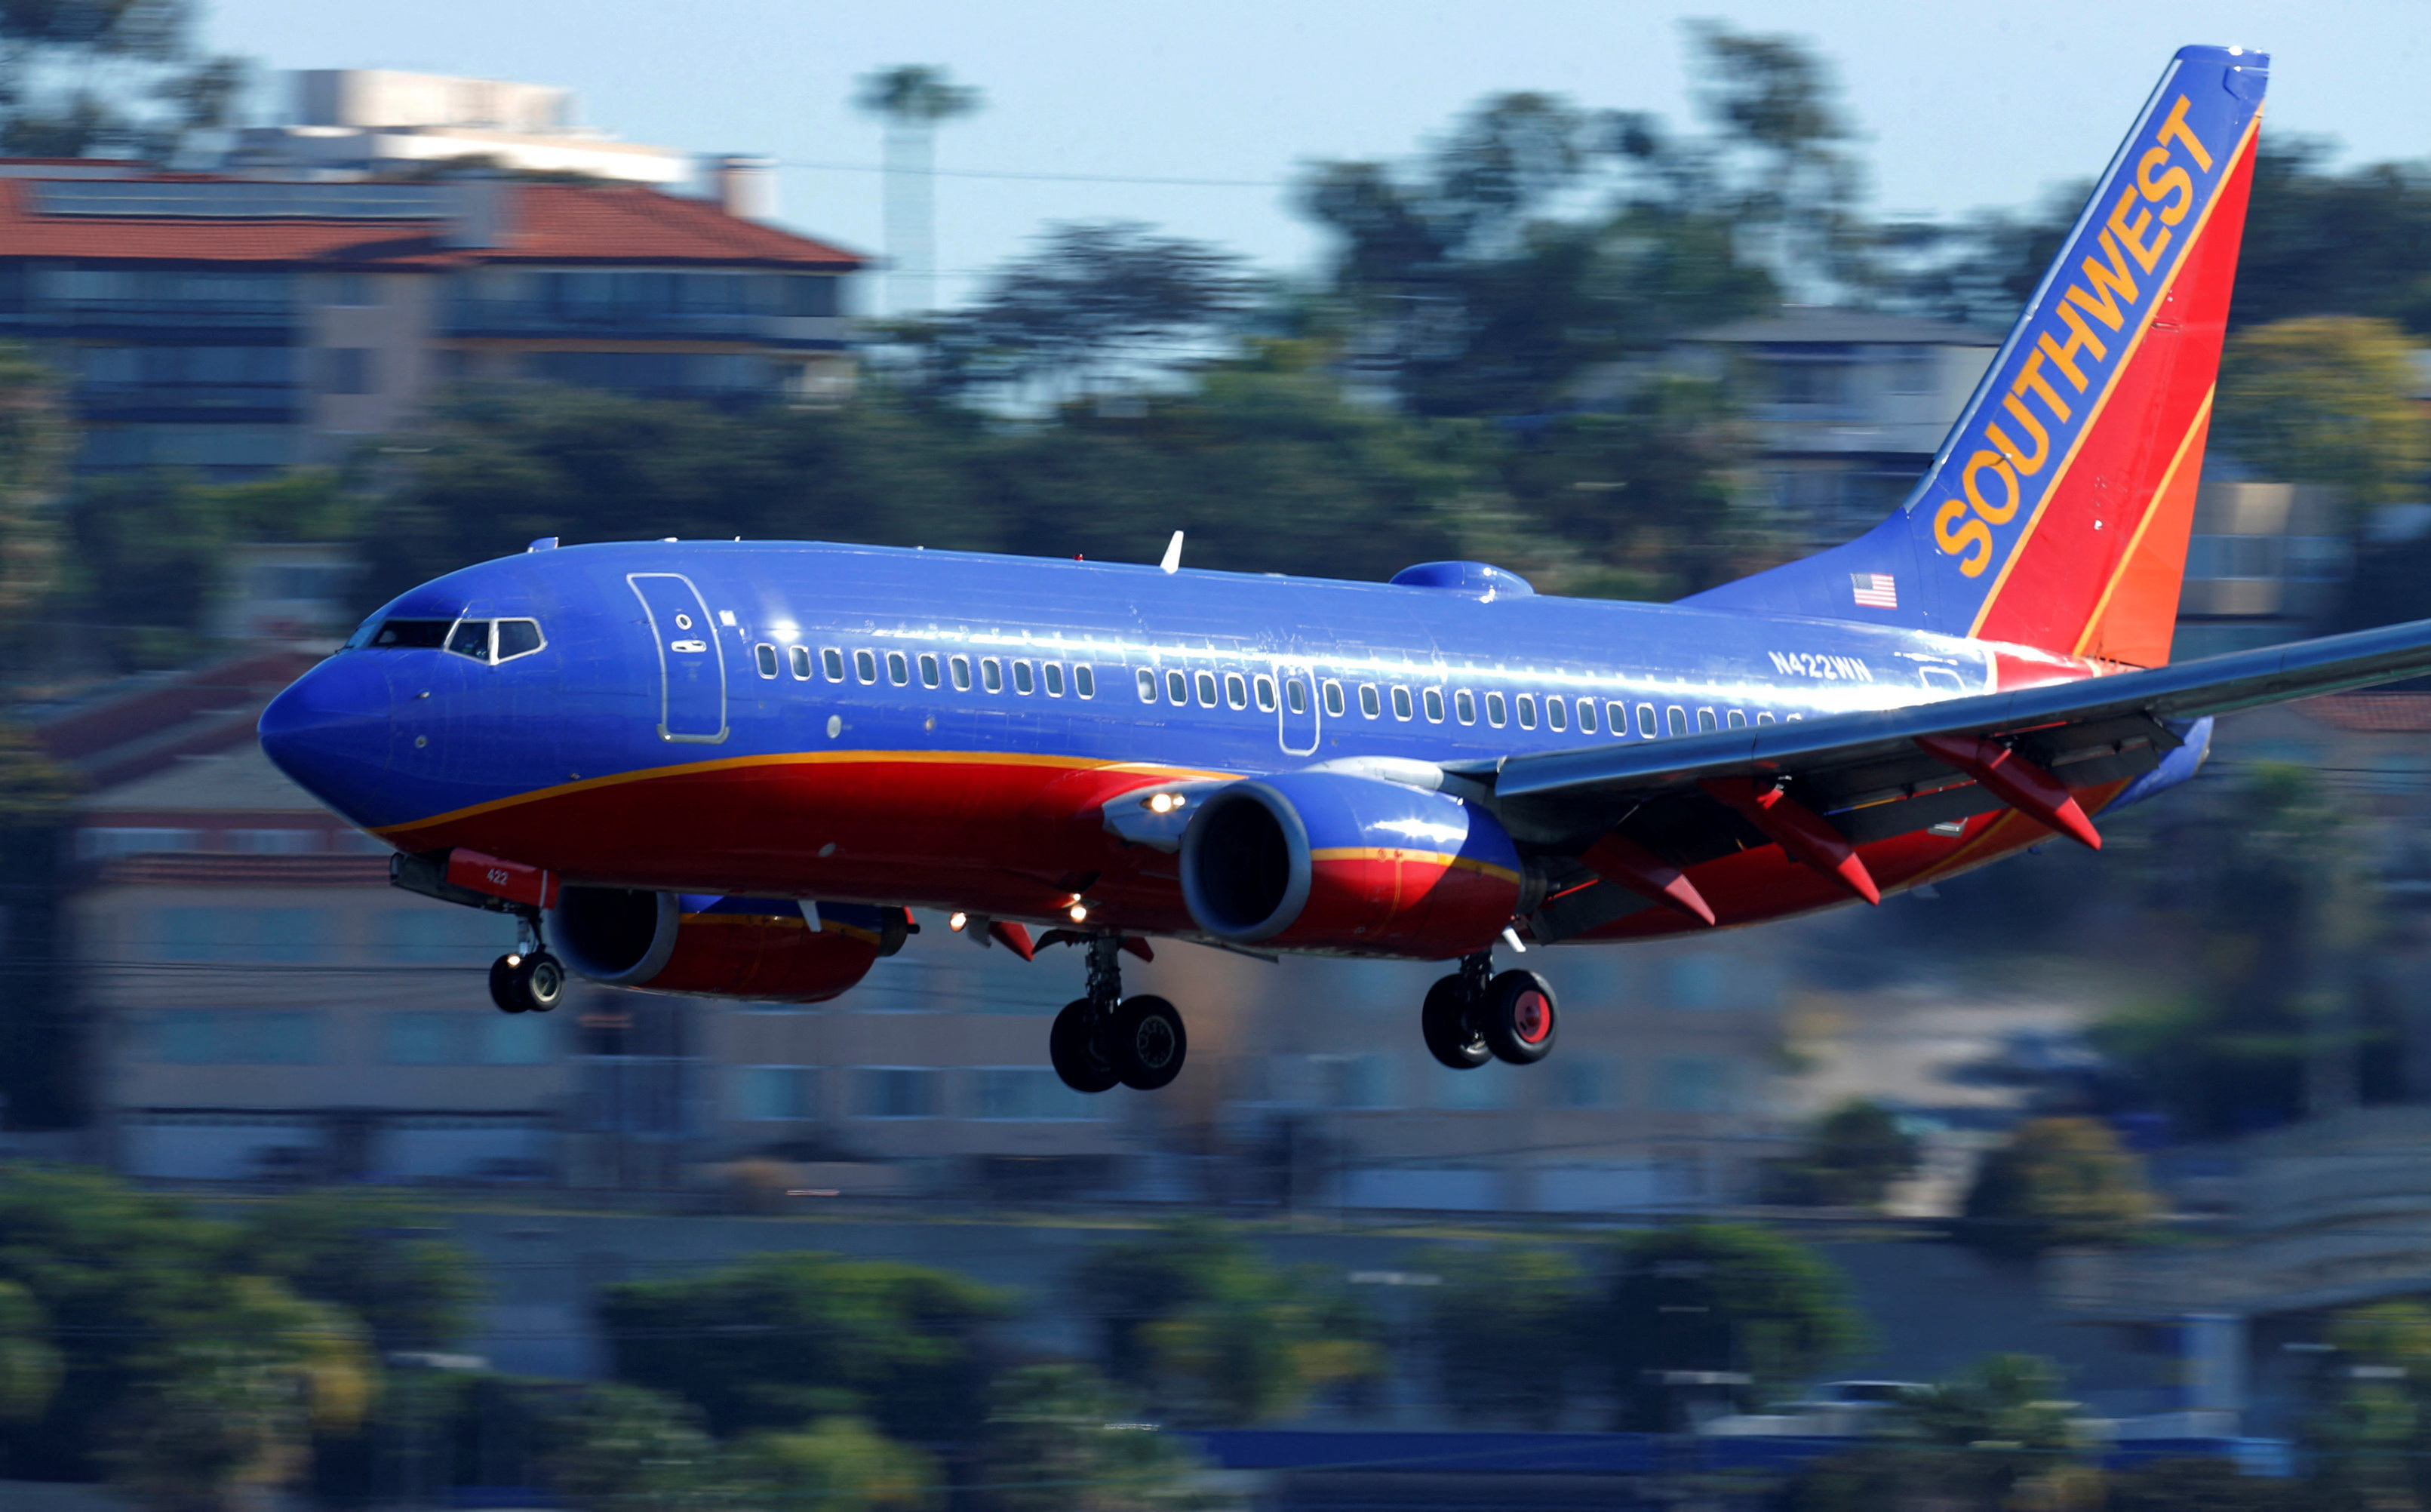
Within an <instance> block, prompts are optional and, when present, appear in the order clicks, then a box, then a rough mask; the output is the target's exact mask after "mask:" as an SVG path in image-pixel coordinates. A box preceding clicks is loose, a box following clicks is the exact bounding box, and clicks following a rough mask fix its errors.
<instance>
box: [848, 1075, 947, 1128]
mask: <svg viewBox="0 0 2431 1512" xmlns="http://www.w3.org/2000/svg"><path fill="white" fill-rule="evenodd" d="M854 1082H855V1089H856V1095H855V1097H854V1099H853V1112H855V1113H857V1114H859V1115H860V1116H861V1117H864V1118H930V1117H935V1116H936V1113H937V1073H936V1072H935V1071H934V1070H932V1069H930V1068H929V1067H914V1066H864V1067H861V1069H860V1070H859V1071H857V1072H855V1073H854Z"/></svg>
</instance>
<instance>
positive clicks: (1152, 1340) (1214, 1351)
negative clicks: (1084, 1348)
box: [1072, 1221, 1379, 1427]
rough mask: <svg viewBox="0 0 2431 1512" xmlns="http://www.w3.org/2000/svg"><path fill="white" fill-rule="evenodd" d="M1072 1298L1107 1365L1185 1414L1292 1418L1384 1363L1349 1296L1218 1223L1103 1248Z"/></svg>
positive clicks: (1237, 1421)
mask: <svg viewBox="0 0 2431 1512" xmlns="http://www.w3.org/2000/svg"><path fill="white" fill-rule="evenodd" d="M1072 1295H1073V1297H1074V1299H1075V1300H1076V1301H1077V1302H1079V1303H1080V1304H1081V1306H1082V1307H1083V1308H1084V1309H1086V1310H1088V1311H1090V1312H1092V1313H1094V1314H1095V1315H1096V1317H1097V1319H1098V1362H1099V1364H1100V1365H1101V1366H1102V1367H1103V1368H1104V1369H1105V1371H1106V1373H1107V1374H1108V1375H1109V1376H1111V1377H1112V1378H1113V1379H1114V1380H1115V1382H1116V1383H1118V1384H1120V1385H1122V1386H1130V1387H1132V1388H1133V1389H1135V1390H1137V1391H1139V1392H1140V1393H1141V1394H1142V1395H1143V1396H1145V1397H1146V1398H1147V1399H1148V1403H1150V1405H1151V1407H1152V1408H1153V1409H1154V1410H1156V1411H1157V1412H1159V1413H1161V1414H1164V1415H1166V1416H1169V1417H1170V1418H1171V1419H1172V1420H1176V1421H1179V1422H1183V1423H1188V1424H1193V1425H1213V1426H1227V1427H1231V1426H1240V1425H1244V1424H1248V1423H1252V1422H1260V1421H1265V1420H1269V1419H1273V1418H1279V1417H1283V1416H1285V1415H1286V1414H1288V1413H1290V1412H1291V1411H1293V1410H1295V1409H1296V1408H1298V1407H1299V1405H1300V1404H1301V1403H1304V1402H1306V1401H1307V1399H1308V1398H1309V1397H1310V1395H1311V1394H1313V1393H1314V1392H1316V1390H1318V1389H1320V1388H1321V1387H1323V1386H1329V1385H1332V1384H1333V1383H1336V1382H1345V1381H1350V1380H1355V1379H1358V1378H1361V1377H1364V1376H1366V1375H1367V1374H1369V1373H1372V1372H1373V1371H1374V1370H1375V1369H1377V1365H1378V1358H1379V1356H1378V1352H1377V1350H1376V1348H1375V1346H1374V1345H1373V1344H1372V1343H1370V1342H1369V1341H1368V1339H1367V1337H1366V1323H1365V1319H1362V1318H1360V1317H1359V1316H1357V1315H1356V1314H1355V1313H1354V1312H1353V1311H1352V1310H1351V1308H1350V1303H1349V1302H1348V1300H1347V1299H1346V1298H1344V1297H1342V1296H1341V1295H1339V1294H1337V1293H1331V1292H1328V1291H1325V1290H1321V1289H1319V1288H1318V1286H1317V1285H1316V1283H1315V1281H1314V1279H1313V1278H1312V1277H1310V1276H1308V1275H1305V1274H1301V1273H1298V1272H1292V1271H1285V1270H1281V1269H1278V1268H1275V1267H1273V1266H1270V1265H1268V1264H1267V1263H1266V1261H1265V1260H1264V1259H1263V1258H1262V1257H1261V1256H1260V1255H1259V1254H1258V1252H1256V1251H1255V1250H1253V1249H1251V1248H1250V1247H1249V1246H1248V1245H1246V1244H1243V1243H1241V1242H1240V1241H1238V1240H1236V1239H1233V1238H1232V1237H1230V1236H1228V1235H1225V1234H1224V1233H1223V1232H1222V1231H1221V1230H1220V1229H1218V1228H1216V1226H1214V1225H1213V1224H1209V1223H1204V1222H1199V1221H1186V1222H1181V1223H1175V1224H1172V1225H1169V1226H1167V1227H1166V1228H1165V1229H1163V1230H1162V1231H1160V1232H1159V1233H1157V1234H1156V1235H1153V1236H1151V1237H1148V1238H1143V1239H1130V1240H1118V1241H1115V1242H1114V1243H1110V1244H1103V1245H1099V1246H1098V1247H1097V1249H1096V1250H1095V1251H1094V1252H1092V1253H1091V1254H1090V1255H1089V1256H1088V1258H1087V1259H1085V1260H1083V1261H1081V1264H1080V1265H1079V1266H1078V1267H1077V1268H1075V1270H1074V1272H1073V1276H1072Z"/></svg>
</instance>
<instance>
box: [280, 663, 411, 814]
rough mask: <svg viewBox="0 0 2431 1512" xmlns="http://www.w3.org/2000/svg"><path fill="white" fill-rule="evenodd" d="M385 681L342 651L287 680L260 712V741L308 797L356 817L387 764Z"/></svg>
mask: <svg viewBox="0 0 2431 1512" xmlns="http://www.w3.org/2000/svg"><path fill="white" fill-rule="evenodd" d="M389 725H390V709H389V685H388V674H387V672H386V670H385V669H383V668H381V667H379V666H378V665H377V664H373V663H372V662H371V659H369V658H367V657H364V656H361V655H357V654H341V655H338V656H333V657H331V658H330V659H329V660H327V661H326V662H324V663H322V664H320V665H318V666H316V667H314V668H313V669H312V670H311V671H310V672H307V673H305V674H304V675H303V676H302V677H300V678H297V679H296V680H294V681H293V682H292V683H290V684H289V685H288V687H287V689H286V691H285V692H283V693H281V694H279V695H278V697H276V698H273V699H271V700H270V706H269V707H268V708H266V709H264V710H262V712H261V725H260V737H261V748H262V751H263V753H264V754H266V755H267V756H269V758H270V760H271V762H272V764H275V765H277V768H278V769H279V770H280V771H282V772H285V773H286V774H287V775H288V776H289V777H291V778H293V779H294V780H295V781H296V783H297V784H298V785H299V786H301V787H302V788H303V789H304V790H305V791H306V792H308V793H310V794H311V795H312V796H313V797H314V798H319V799H320V800H321V801H322V802H324V803H327V805H329V807H331V808H333V809H335V810H337V811H338V812H339V813H340V814H343V815H345V816H346V817H347V818H349V819H352V820H354V821H355V822H356V823H358V824H369V823H375V822H377V820H376V818H375V817H374V816H373V815H372V814H371V813H370V810H371V808H372V806H373V798H374V788H375V784H376V782H377V780H378V778H379V775H380V774H381V773H382V772H383V771H385V770H386V769H387V767H388V745H389Z"/></svg>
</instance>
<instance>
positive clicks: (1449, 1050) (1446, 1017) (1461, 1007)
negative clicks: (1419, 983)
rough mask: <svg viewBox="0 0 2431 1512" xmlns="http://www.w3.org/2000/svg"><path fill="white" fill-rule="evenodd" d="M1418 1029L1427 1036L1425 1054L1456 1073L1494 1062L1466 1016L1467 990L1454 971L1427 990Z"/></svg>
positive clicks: (1419, 1014) (1469, 1018) (1474, 1025)
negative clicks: (1425, 1002)
mask: <svg viewBox="0 0 2431 1512" xmlns="http://www.w3.org/2000/svg"><path fill="white" fill-rule="evenodd" d="M1418 1029H1419V1032H1420V1033H1423V1034H1424V1035H1425V1036H1426V1041H1427V1050H1428V1052H1429V1053H1430V1054H1432V1055H1433V1056H1434V1058H1435V1059H1436V1060H1438V1061H1441V1062H1442V1063H1443V1064H1444V1065H1446V1066H1449V1067H1451V1068H1452V1069H1453V1070H1455V1071H1473V1070H1476V1069H1477V1068H1478V1067H1481V1066H1484V1064H1485V1063H1486V1062H1488V1061H1490V1060H1492V1059H1494V1051H1493V1050H1491V1049H1489V1048H1488V1047H1487V1045H1486V1043H1485V1036H1484V1034H1482V1033H1478V1030H1477V1026H1476V1024H1475V1022H1474V1020H1473V1018H1472V1016H1471V1015H1470V1013H1469V1002H1468V989H1467V984H1466V983H1463V982H1462V981H1461V979H1460V976H1459V974H1458V973H1457V972H1455V973H1453V974H1452V975H1450V976H1448V977H1446V978H1444V979H1443V980H1442V981H1440V982H1437V983H1435V984H1434V985H1433V986H1432V987H1429V988H1428V989H1427V1004H1426V1006H1425V1007H1424V1008H1422V1009H1420V1010H1419V1011H1418Z"/></svg>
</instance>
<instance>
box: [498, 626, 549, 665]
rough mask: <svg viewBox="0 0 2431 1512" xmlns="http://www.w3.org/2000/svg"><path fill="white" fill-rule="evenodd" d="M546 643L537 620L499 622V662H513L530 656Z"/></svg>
mask: <svg viewBox="0 0 2431 1512" xmlns="http://www.w3.org/2000/svg"><path fill="white" fill-rule="evenodd" d="M545 644H547V643H546V642H545V641H543V640H542V639H541V633H540V621H539V620H536V619H502V620H500V621H498V660H499V661H501V662H511V661H513V660H514V659H515V658H516V657H519V656H529V655H531V654H532V653H533V652H534V651H537V650H539V649H540V648H541V647H543V646H544V645H545Z"/></svg>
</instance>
